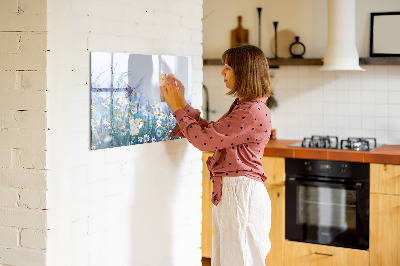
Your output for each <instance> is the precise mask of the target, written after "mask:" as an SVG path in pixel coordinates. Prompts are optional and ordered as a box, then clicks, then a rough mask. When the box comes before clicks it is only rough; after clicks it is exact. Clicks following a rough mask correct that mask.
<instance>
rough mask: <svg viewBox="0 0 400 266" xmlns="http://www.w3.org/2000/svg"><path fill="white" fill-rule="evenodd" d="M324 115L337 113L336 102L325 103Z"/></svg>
mask: <svg viewBox="0 0 400 266" xmlns="http://www.w3.org/2000/svg"><path fill="white" fill-rule="evenodd" d="M323 114H324V116H327V115H335V114H336V105H335V104H334V103H325V104H324V107H323Z"/></svg>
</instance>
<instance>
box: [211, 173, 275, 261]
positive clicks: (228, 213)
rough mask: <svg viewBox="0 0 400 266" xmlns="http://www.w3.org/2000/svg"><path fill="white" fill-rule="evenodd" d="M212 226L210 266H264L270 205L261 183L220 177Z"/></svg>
mask: <svg viewBox="0 0 400 266" xmlns="http://www.w3.org/2000/svg"><path fill="white" fill-rule="evenodd" d="M212 223H213V237H212V258H211V265H212V266H262V265H265V257H266V256H267V254H268V252H269V250H270V249H271V242H270V240H269V231H270V228H271V201H270V198H269V195H268V192H267V189H266V188H265V186H264V184H263V183H262V182H260V181H256V180H254V179H250V178H248V177H245V176H239V177H223V178H222V197H221V201H220V202H219V204H218V205H217V206H215V205H214V206H213V210H212Z"/></svg>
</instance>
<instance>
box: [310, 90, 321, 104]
mask: <svg viewBox="0 0 400 266" xmlns="http://www.w3.org/2000/svg"><path fill="white" fill-rule="evenodd" d="M323 96H324V90H323V89H321V88H316V89H314V90H313V91H312V93H311V100H312V102H313V103H314V102H321V101H322V99H323Z"/></svg>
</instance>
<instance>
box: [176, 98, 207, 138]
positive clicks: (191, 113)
mask: <svg viewBox="0 0 400 266" xmlns="http://www.w3.org/2000/svg"><path fill="white" fill-rule="evenodd" d="M184 110H185V112H186V114H187V115H188V116H190V117H191V118H193V119H194V120H195V121H197V122H198V123H199V125H200V126H202V127H206V126H208V124H209V122H208V121H207V120H205V119H203V118H201V117H200V110H198V109H194V108H193V107H192V106H190V105H189V104H187V105H186V106H185V108H184ZM169 137H170V138H171V137H185V136H184V134H182V132H181V131H180V128H179V125H178V124H177V125H176V126H175V127H174V128H173V129H172V131H171V133H170V135H169Z"/></svg>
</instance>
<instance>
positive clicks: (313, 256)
mask: <svg viewBox="0 0 400 266" xmlns="http://www.w3.org/2000/svg"><path fill="white" fill-rule="evenodd" d="M284 252H285V256H284V258H285V262H284V263H285V264H284V265H285V266H321V265H323V266H366V265H369V253H368V251H365V250H358V249H350V248H341V247H333V246H325V245H315V244H309V243H301V242H294V241H288V240H286V241H285V251H284Z"/></svg>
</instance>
